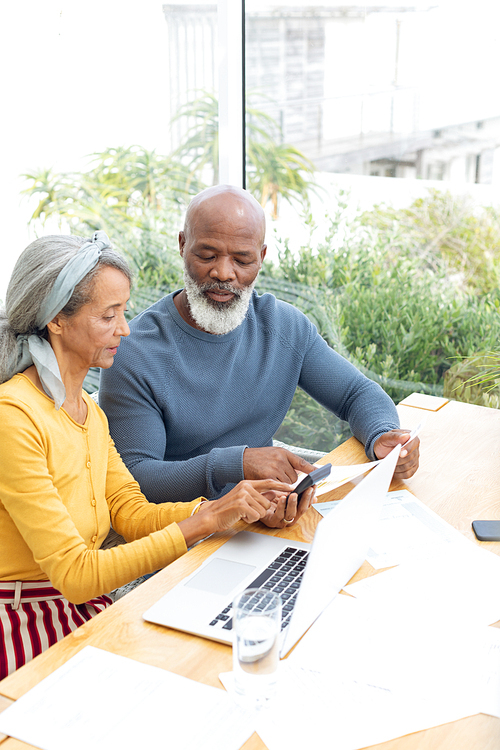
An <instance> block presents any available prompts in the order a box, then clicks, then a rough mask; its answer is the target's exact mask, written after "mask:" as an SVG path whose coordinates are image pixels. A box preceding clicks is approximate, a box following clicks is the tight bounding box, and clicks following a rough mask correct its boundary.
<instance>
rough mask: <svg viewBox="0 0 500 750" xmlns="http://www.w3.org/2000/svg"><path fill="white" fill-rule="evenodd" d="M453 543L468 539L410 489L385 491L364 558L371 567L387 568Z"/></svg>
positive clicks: (421, 556)
mask: <svg viewBox="0 0 500 750" xmlns="http://www.w3.org/2000/svg"><path fill="white" fill-rule="evenodd" d="M452 545H458V546H459V547H460V546H462V545H465V546H467V547H468V546H470V545H471V542H470V541H469V540H468V539H467V538H466V537H464V535H463V534H461V533H460V532H459V531H457V530H456V529H455V528H454V527H453V526H451V525H450V524H449V523H447V522H446V521H444V520H443V519H442V518H441V517H440V516H438V515H437V513H434V511H432V510H431V509H430V508H428V507H427V506H426V505H424V503H422V502H421V501H420V500H418V498H416V497H415V495H412V493H411V492H408V490H399V491H396V492H388V493H387V497H386V499H385V501H384V505H383V508H382V515H381V518H380V523H379V524H378V526H377V527H376V528H375V529H374V530H373V538H372V541H371V544H370V550H369V552H368V556H367V558H366V559H367V560H368V562H369V563H370V564H371V565H372V566H373V567H374V568H377V569H379V568H389V567H392V566H393V565H399V563H402V562H404V561H406V560H411V559H419V560H422V559H423V558H425V557H429V556H430V555H435V554H436V553H439V551H440V550H441V551H444V549H445V548H451V546H452Z"/></svg>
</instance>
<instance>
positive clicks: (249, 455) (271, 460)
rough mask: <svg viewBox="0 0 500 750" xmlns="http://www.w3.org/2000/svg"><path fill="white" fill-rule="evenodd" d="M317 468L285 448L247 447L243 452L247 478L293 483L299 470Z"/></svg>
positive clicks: (307, 470) (309, 470)
mask: <svg viewBox="0 0 500 750" xmlns="http://www.w3.org/2000/svg"><path fill="white" fill-rule="evenodd" d="M317 468H318V467H317V466H313V465H312V464H310V463H308V462H307V461H304V459H303V458H299V457H298V456H296V455H295V454H294V453H290V451H287V450H286V449H285V448H245V450H244V452H243V474H244V476H245V479H276V480H277V481H278V482H288V483H289V484H293V483H294V482H296V481H297V472H299V471H302V472H304V474H310V473H311V471H314V469H317Z"/></svg>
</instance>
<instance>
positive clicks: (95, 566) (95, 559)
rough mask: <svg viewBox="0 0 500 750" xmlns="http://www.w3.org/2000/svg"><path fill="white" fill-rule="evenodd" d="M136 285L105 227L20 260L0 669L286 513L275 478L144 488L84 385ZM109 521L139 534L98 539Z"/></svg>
mask: <svg viewBox="0 0 500 750" xmlns="http://www.w3.org/2000/svg"><path fill="white" fill-rule="evenodd" d="M129 293H130V272H129V269H128V267H127V265H126V264H125V262H124V261H123V259H122V258H121V257H120V256H119V255H117V254H116V253H115V252H114V251H113V250H112V249H111V248H110V244H109V240H108V238H107V236H106V235H105V233H104V232H96V233H95V234H94V236H93V238H92V239H91V240H85V239H83V238H80V237H72V236H49V237H43V238H41V239H38V240H35V242H33V243H31V245H29V247H27V248H26V250H25V251H24V253H23V254H22V255H21V257H20V258H19V260H18V262H17V264H16V267H15V269H14V272H13V275H12V278H11V281H10V284H9V288H8V291H7V296H6V310H5V312H3V311H2V312H1V314H0V383H1V385H0V467H1V470H0V679H2V678H3V677H5V676H6V675H7V674H9V673H10V672H12V671H13V670H15V669H17V668H18V667H20V666H21V665H22V664H24V663H25V662H27V661H29V660H30V659H32V658H33V657H34V656H36V655H37V654H39V653H40V652H42V651H43V650H44V649H46V648H47V647H48V646H50V645H52V644H53V643H55V642H56V641H57V640H59V639H61V638H62V637H63V636H65V635H67V634H68V633H69V632H70V631H72V630H75V629H76V628H77V627H78V626H79V625H81V624H83V623H84V622H85V621H86V620H89V619H90V618H91V617H92V616H93V615H95V614H96V613H98V612H100V611H101V610H102V609H104V608H105V607H107V606H108V605H109V604H111V600H110V599H109V598H108V597H107V596H106V595H105V592H107V591H111V590H112V589H114V588H116V587H118V586H122V585H123V584H125V583H127V582H128V581H131V580H133V579H135V578H137V577H138V576H140V575H144V574H147V573H151V572H153V571H155V570H157V569H158V568H161V567H164V566H165V565H168V564H169V563H170V562H172V561H173V560H175V559H176V558H177V557H179V556H180V555H182V554H184V552H186V550H187V548H188V547H189V546H190V545H192V544H194V543H195V542H197V541H199V540H200V539H203V538H204V537H206V536H208V535H209V534H211V533H213V532H215V531H221V530H224V529H228V528H230V527H231V526H232V525H234V524H235V523H236V522H237V521H239V520H240V519H242V520H243V521H245V522H247V523H252V522H254V521H257V520H259V519H260V518H263V517H264V516H265V515H266V514H270V513H275V514H276V515H277V516H279V517H280V518H281V516H283V517H284V509H285V497H286V495H287V494H288V493H289V492H290V490H291V488H290V486H289V485H287V484H283V483H280V482H276V481H272V480H268V481H267V480H262V481H253V482H250V481H245V482H241V483H240V484H239V485H237V487H235V488H234V489H233V490H232V491H231V492H230V493H228V494H227V495H226V496H224V497H223V498H221V499H219V500H214V501H212V502H205V500H204V498H197V499H194V500H193V501H192V502H190V503H164V504H160V505H154V504H150V503H148V502H147V500H146V498H145V497H144V495H142V493H141V491H140V488H139V485H138V484H137V482H136V481H135V480H134V479H133V477H132V476H131V474H130V473H129V472H128V470H127V469H126V467H125V466H124V464H123V462H122V460H121V458H120V456H119V454H118V453H117V451H116V449H115V447H114V444H113V442H112V440H111V439H110V437H109V433H108V424H107V421H106V417H105V415H104V413H103V412H102V411H101V409H100V408H99V407H98V406H97V404H96V403H95V402H94V401H93V400H92V399H91V398H90V397H89V396H88V395H87V394H86V393H85V392H84V391H83V390H82V384H83V380H84V378H85V376H86V374H87V372H88V369H89V367H102V368H107V367H110V366H111V365H112V363H113V357H114V355H115V354H116V350H117V348H118V346H119V344H120V339H121V337H122V336H128V334H129V328H128V325H127V322H126V319H125V312H126V305H127V301H128V298H129ZM311 499H312V492H311V493H310V494H309V496H308V499H307V502H305V503H304V501H303V502H302V503H301V509H300V511H299V512H297V517H299V516H300V515H301V514H302V512H304V511H305V510H306V508H307V507H308V505H309V504H310V501H311ZM290 500H291V502H292V504H293V510H294V511H295V510H296V495H295V494H294V495H292V496H291V498H290ZM289 505H290V503H289ZM110 522H111V524H112V526H113V528H114V529H115V530H116V531H117V532H118V533H119V534H121V535H122V536H123V537H125V539H126V540H127V541H128V542H129V544H125V545H121V546H118V547H114V548H112V549H100V546H101V544H102V542H103V540H104V539H105V537H106V535H107V533H108V531H109V528H110Z"/></svg>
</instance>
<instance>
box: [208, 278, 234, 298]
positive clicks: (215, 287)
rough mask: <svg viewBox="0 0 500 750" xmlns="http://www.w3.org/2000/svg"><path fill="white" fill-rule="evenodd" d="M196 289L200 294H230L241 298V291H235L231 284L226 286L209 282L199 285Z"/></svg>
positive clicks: (225, 284) (224, 283) (223, 283)
mask: <svg viewBox="0 0 500 750" xmlns="http://www.w3.org/2000/svg"><path fill="white" fill-rule="evenodd" d="M198 289H199V290H200V292H201V293H202V294H204V293H205V292H230V293H231V294H234V296H235V297H241V289H235V287H234V286H231V284H227V283H226V282H219V283H217V282H215V281H214V282H209V283H206V284H201V285H200V286H199V287H198Z"/></svg>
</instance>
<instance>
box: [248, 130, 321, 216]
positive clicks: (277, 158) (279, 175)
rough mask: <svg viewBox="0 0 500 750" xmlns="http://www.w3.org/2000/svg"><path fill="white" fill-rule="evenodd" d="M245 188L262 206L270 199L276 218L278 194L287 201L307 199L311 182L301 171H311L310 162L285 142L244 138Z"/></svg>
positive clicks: (312, 170) (303, 201) (304, 200)
mask: <svg viewBox="0 0 500 750" xmlns="http://www.w3.org/2000/svg"><path fill="white" fill-rule="evenodd" d="M247 157H248V169H247V178H248V188H249V190H250V192H251V193H253V195H254V196H255V197H256V198H257V200H258V201H259V202H260V204H261V206H262V207H265V206H266V205H267V202H268V201H271V204H272V207H273V212H272V217H273V219H277V218H278V199H279V197H280V196H282V197H283V198H285V200H288V201H290V202H293V201H294V200H298V201H300V202H302V203H306V204H307V202H308V197H307V196H308V192H309V189H310V188H315V183H314V182H313V181H312V180H308V179H307V177H306V176H305V175H307V174H310V175H311V174H313V173H314V165H313V164H312V162H310V161H309V159H307V158H306V157H305V156H304V155H303V154H302V153H301V152H300V151H298V149H296V148H294V147H293V146H289V145H287V144H281V145H280V144H277V143H271V142H265V141H261V142H257V141H253V142H252V141H250V140H249V141H248V145H247Z"/></svg>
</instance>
